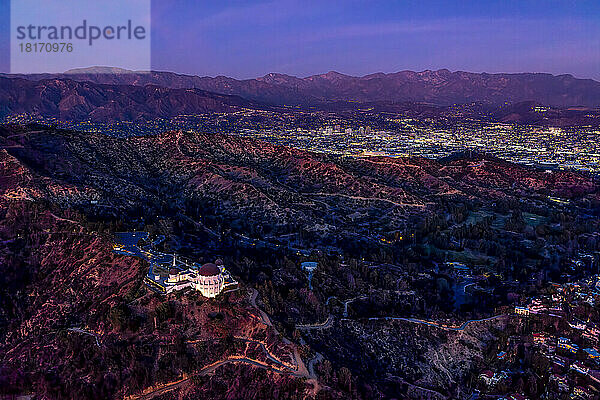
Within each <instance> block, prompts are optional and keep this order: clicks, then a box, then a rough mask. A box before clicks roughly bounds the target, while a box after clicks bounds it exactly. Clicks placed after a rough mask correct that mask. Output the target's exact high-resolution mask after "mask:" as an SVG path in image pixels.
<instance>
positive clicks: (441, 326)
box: [342, 314, 507, 331]
mask: <svg viewBox="0 0 600 400" xmlns="http://www.w3.org/2000/svg"><path fill="white" fill-rule="evenodd" d="M506 316H507V314H501V315H494V316H493V317H489V318H482V319H471V320H469V321H465V322H463V323H462V325H460V326H458V327H455V326H444V325H440V324H438V323H437V322H431V321H425V320H422V319H417V318H403V317H371V318H369V321H407V322H413V323H415V324H422V325H427V326H432V327H434V328H439V329H444V330H447V331H464V330H465V328H466V327H467V326H468V325H469V324H472V323H474V322H484V321H491V320H494V319H499V318H502V317H506ZM342 321H353V320H351V319H348V318H342Z"/></svg>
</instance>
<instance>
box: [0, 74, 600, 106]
mask: <svg viewBox="0 0 600 400" xmlns="http://www.w3.org/2000/svg"><path fill="white" fill-rule="evenodd" d="M4 76H7V77H22V78H26V79H30V80H42V79H56V78H64V77H68V78H69V79H73V80H76V81H90V82H94V83H100V84H112V85H135V86H146V85H157V86H163V87H167V88H171V89H189V88H196V89H200V90H205V91H210V92H214V93H220V94H225V95H234V96H240V97H243V98H245V99H248V100H252V101H257V102H261V103H267V104H272V105H304V106H307V105H311V106H313V105H322V104H324V103H329V102H336V101H351V102H361V103H368V102H425V103H431V104H435V105H439V106H447V105H451V104H465V103H473V102H481V103H486V104H490V105H494V106H498V105H503V104H505V103H518V102H524V101H534V102H537V103H540V104H544V105H548V106H555V107H570V106H583V107H598V106H600V82H597V81H594V80H592V79H578V78H575V77H573V76H572V75H551V74H547V73H516V74H506V73H497V74H488V73H471V72H463V71H456V72H451V71H449V70H447V69H440V70H437V71H432V70H425V71H421V72H414V71H400V72H395V73H374V74H370V75H365V76H360V77H356V76H350V75H344V74H341V73H339V72H335V71H330V72H328V73H325V74H320V75H313V76H308V77H305V78H299V77H295V76H291V75H285V74H278V73H270V74H267V75H265V76H263V77H260V78H255V79H245V80H238V79H234V78H229V77H226V76H216V77H199V76H192V75H182V74H177V73H173V72H159V71H151V72H143V71H127V70H122V69H118V68H111V67H92V68H82V69H76V70H71V71H67V72H66V73H65V74H37V75H27V76H25V75H4Z"/></svg>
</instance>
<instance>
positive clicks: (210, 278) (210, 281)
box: [193, 263, 225, 297]
mask: <svg viewBox="0 0 600 400" xmlns="http://www.w3.org/2000/svg"><path fill="white" fill-rule="evenodd" d="M193 286H194V288H195V289H196V290H199V291H200V293H202V295H203V296H204V297H217V295H218V294H219V293H221V291H222V290H223V287H224V286H225V278H224V277H223V273H222V271H221V269H220V268H219V267H217V266H216V265H215V264H213V263H207V264H204V265H203V266H202V267H200V268H199V269H198V276H197V278H196V280H195V282H194V284H193Z"/></svg>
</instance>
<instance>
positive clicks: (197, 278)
mask: <svg viewBox="0 0 600 400" xmlns="http://www.w3.org/2000/svg"><path fill="white" fill-rule="evenodd" d="M181 265H183V268H182V267H181ZM146 284H147V285H148V286H149V287H150V288H152V289H154V290H157V291H159V292H161V293H165V294H168V293H172V292H175V291H179V290H183V289H186V288H191V289H193V290H197V291H199V292H200V293H201V294H202V295H203V296H204V297H209V298H214V297H216V296H217V295H218V294H220V293H221V292H222V291H223V290H224V289H226V288H230V287H234V286H237V284H238V282H237V281H236V280H235V279H233V278H232V277H231V274H229V272H228V271H227V270H226V269H225V266H224V265H223V261H222V260H221V259H217V260H216V261H215V262H214V263H206V264H203V265H201V266H198V265H189V264H187V263H183V262H182V263H180V264H179V265H178V263H177V260H176V257H175V256H173V264H172V265H171V268H170V270H169V273H168V275H163V274H161V273H160V272H158V271H157V269H155V268H152V267H151V268H150V271H149V272H148V276H147V277H146Z"/></svg>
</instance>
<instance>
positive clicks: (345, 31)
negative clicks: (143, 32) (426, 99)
mask: <svg viewBox="0 0 600 400" xmlns="http://www.w3.org/2000/svg"><path fill="white" fill-rule="evenodd" d="M8 10H9V6H8V1H7V0H0V38H2V40H0V55H1V56H0V71H7V70H8V66H9V63H8V60H7V58H8V57H7V56H5V55H6V54H7V52H8V35H9V31H8V16H9V15H10V13H9V12H8ZM152 67H153V69H155V70H168V71H174V72H180V73H187V74H194V75H211V76H214V75H227V76H232V77H235V78H251V77H257V76H262V75H265V74H266V73H269V72H281V73H286V74H291V75H297V76H307V75H311V74H317V73H323V72H327V71H329V70H336V71H339V72H342V73H347V74H351V75H364V74H368V73H373V72H379V71H382V72H395V71H400V70H406V69H410V70H417V71H420V70H424V69H439V68H448V69H450V70H464V71H473V72H490V73H493V72H550V73H554V74H564V73H569V74H573V75H575V76H576V77H581V78H593V79H596V80H600V2H598V1H597V0H594V1H568V0H532V1H524V0H504V1H491V0H478V1H453V0H446V1H424V0H421V1H412V0H408V1H392V0H346V1H324V0H297V1H292V0H276V1H270V0H267V1H240V0H229V1H192V0H181V1H171V0H160V1H159V0H155V1H153V2H152Z"/></svg>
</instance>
